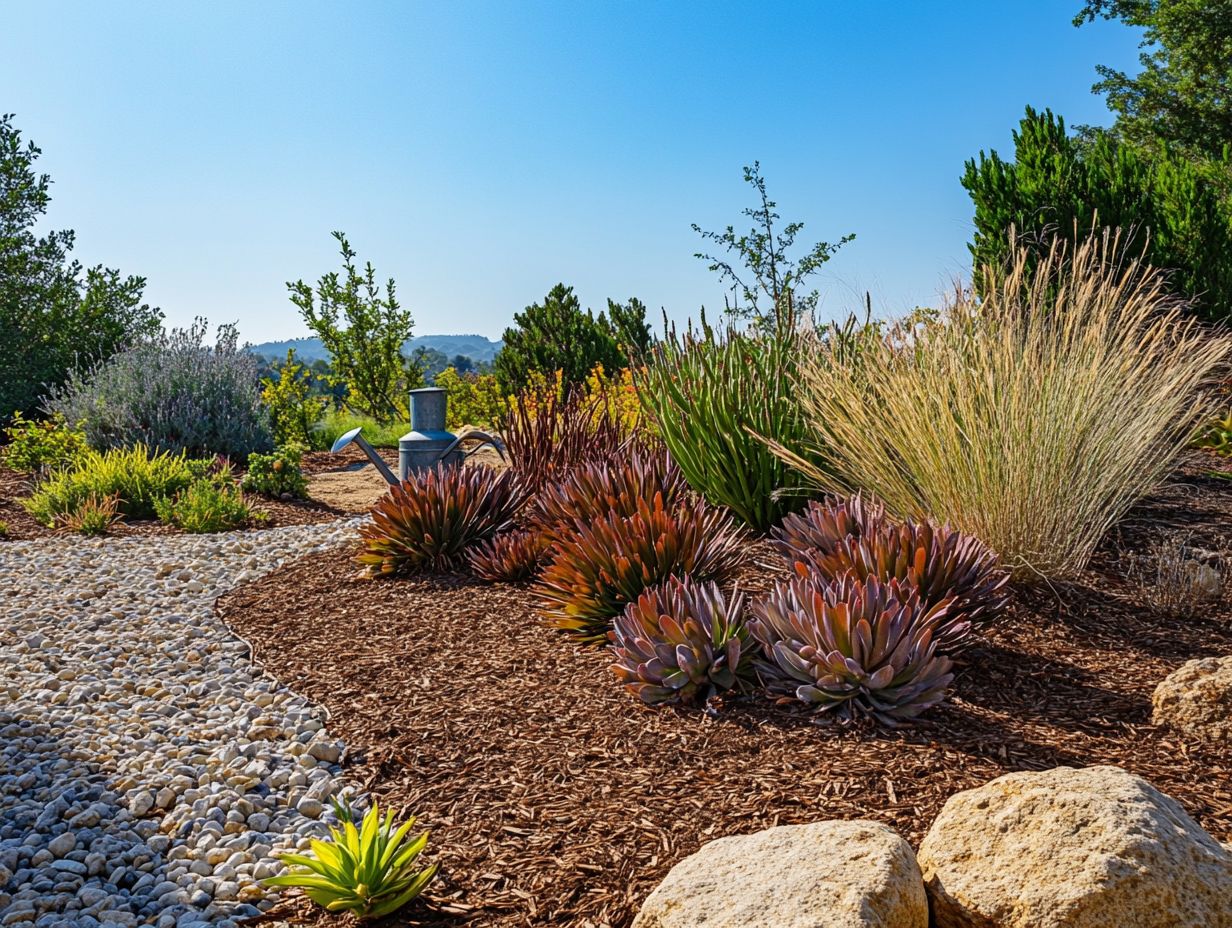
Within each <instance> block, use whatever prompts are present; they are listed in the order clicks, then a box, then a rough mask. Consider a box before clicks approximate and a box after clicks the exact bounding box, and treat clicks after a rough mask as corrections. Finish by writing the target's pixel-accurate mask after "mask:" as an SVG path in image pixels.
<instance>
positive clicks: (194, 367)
mask: <svg viewBox="0 0 1232 928" xmlns="http://www.w3.org/2000/svg"><path fill="white" fill-rule="evenodd" d="M205 335H206V321H205V320H204V319H197V320H196V321H195V322H194V323H193V324H192V326H191V327H190V328H187V329H172V330H171V331H170V332H167V331H163V332H162V333H161V334H160V335H159V336H158V337H157V338H155V339H152V340H150V341H148V342H143V343H141V344H138V345H135V346H133V347H131V348H128V349H126V350H124V351H121V352H120V353H119V354H116V355H114V356H112V357H111V358H110V359H108V360H106V361H104V362H103V363H102V364H99V365H97V366H95V367H94V368H92V369H90V370H88V371H84V372H79V373H76V374H74V375H72V376H71V377H70V378H69V380H68V382H67V383H66V384H65V385H64V386H63V387H61V388H59V389H57V390H55V391H54V392H53V393H52V394H51V396H50V397H49V398H48V400H47V402H46V408H47V410H48V411H49V412H61V413H63V414H64V416H65V418H66V419H67V420H68V421H69V422H80V423H81V424H82V428H83V429H84V430H85V433H86V439H87V440H88V441H89V443H90V444H91V445H92V446H93V447H95V448H99V449H105V448H119V447H126V446H130V445H133V444H135V443H137V442H142V443H144V444H146V445H148V446H149V447H151V448H158V449H161V450H167V451H172V452H178V451H186V452H188V454H190V455H193V456H201V455H212V454H226V455H235V456H238V457H245V456H247V455H248V454H250V453H251V452H253V451H268V450H269V449H270V448H271V447H273V437H272V433H271V431H270V423H269V414H268V412H267V411H266V409H265V407H264V405H263V404H262V402H261V387H260V382H259V377H258V368H257V363H258V362H257V358H256V357H255V356H254V355H252V354H251V353H249V352H247V351H244V350H241V349H240V348H239V347H238V333H237V332H236V328H235V326H234V325H221V326H219V327H218V337H217V339H216V341H215V344H214V345H213V346H210V345H207V344H205Z"/></svg>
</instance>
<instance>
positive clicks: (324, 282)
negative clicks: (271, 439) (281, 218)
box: [287, 232, 422, 423]
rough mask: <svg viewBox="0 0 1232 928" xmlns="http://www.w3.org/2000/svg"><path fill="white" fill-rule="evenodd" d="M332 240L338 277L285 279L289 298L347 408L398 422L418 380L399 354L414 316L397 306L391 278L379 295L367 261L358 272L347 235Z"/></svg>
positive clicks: (336, 275) (407, 336)
mask: <svg viewBox="0 0 1232 928" xmlns="http://www.w3.org/2000/svg"><path fill="white" fill-rule="evenodd" d="M334 238H335V239H337V240H338V245H339V248H340V250H341V254H342V271H343V273H342V276H341V277H340V276H339V275H338V273H336V272H331V273H328V274H325V275H323V276H322V277H321V279H320V281H318V283H317V287H316V290H315V291H314V290H313V288H312V287H310V286H309V285H308V284H306V283H304V281H302V280H299V281H296V282H295V283H288V284H287V289H288V290H290V292H291V302H292V303H294V304H295V305H296V306H297V307H299V311H300V314H301V315H302V316H303V317H304V322H305V323H307V325H308V328H310V329H311V330H312V332H313V334H314V335H316V336H317V337H318V338H320V339H321V342H322V344H324V346H325V348H326V350H327V351H328V352H329V353H330V356H331V358H332V359H333V368H332V372H331V373H330V374H329V375H328V376H329V379H330V382H331V383H334V384H345V385H346V387H347V394H346V399H345V401H344V402H345V403H346V405H347V407H348V408H349V409H351V411H353V412H356V413H359V414H360V415H363V416H368V417H370V418H372V419H375V420H376V421H377V422H381V423H389V422H394V421H397V420H398V419H400V418H401V417H402V416H403V415H405V410H406V408H407V393H408V392H409V391H410V390H411V389H412V388H414V387H418V386H420V385H421V381H422V377H421V376H420V372H419V370H418V369H417V368H415V367H413V366H412V365H409V364H408V363H407V360H406V358H405V357H404V356H403V354H402V346H403V343H404V342H406V340H407V339H409V338H410V337H411V332H412V331H413V329H414V326H415V322H414V319H413V318H412V316H411V312H410V310H405V309H403V308H402V307H401V306H400V305H399V303H398V300H397V297H396V296H395V292H394V291H395V285H394V281H393V278H392V277H391V278H390V279H389V280H388V281H387V282H386V284H385V293H384V295H382V293H381V286H380V284H378V283H377V280H376V269H375V268H373V266H372V264H371V262H369V263H368V264H367V265H366V266H365V267H364V270H363V271H362V272H361V271H360V270H359V268H358V267H357V265H356V263H355V252H354V251H353V250H352V249H351V246H350V244H349V243H348V242H347V239H346V236H345V235H343V234H342V233H341V232H335V233H334Z"/></svg>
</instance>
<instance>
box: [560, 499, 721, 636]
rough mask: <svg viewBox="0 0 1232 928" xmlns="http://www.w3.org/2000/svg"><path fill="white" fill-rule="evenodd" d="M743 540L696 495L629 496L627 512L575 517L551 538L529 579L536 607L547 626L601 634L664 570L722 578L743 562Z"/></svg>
mask: <svg viewBox="0 0 1232 928" xmlns="http://www.w3.org/2000/svg"><path fill="white" fill-rule="evenodd" d="M744 541H745V538H744V534H743V532H741V531H740V530H739V529H738V528H737V527H736V525H735V523H734V522H732V520H731V518H730V517H729V516H728V515H727V514H726V513H724V512H723V511H722V510H719V509H715V508H714V507H712V506H709V505H708V504H706V503H704V502H702V501H700V500H698V501H696V502H689V503H684V504H681V505H678V506H675V507H669V506H667V504H666V503H665V501H664V499H663V496H662V494H656V495H655V497H654V499H653V500H652V501H647V500H644V499H642V500H637V502H636V507H635V509H634V511H633V513H632V515H628V516H624V515H621V514H620V513H619V512H609V513H607V514H606V515H605V516H602V517H600V518H596V519H595V520H593V521H592V522H590V523H585V524H583V523H575V525H574V531H573V533H572V534H571V535H570V536H569V537H568V538H565V539H564V540H562V541H560V542H558V543H557V545H556V549H555V553H554V555H553V557H552V560H551V561H550V562H549V564H548V566H547V567H546V568H544V570H543V573H542V574H541V575H540V577H539V581H538V583H537V585H536V590H537V594H538V597H539V604H540V609H541V611H542V613H543V615H544V618H545V621H546V622H547V624H548V625H550V626H552V627H554V628H559V629H561V630H563V631H566V632H569V633H570V634H572V635H574V636H576V637H577V638H579V639H580V640H582V641H585V642H600V641H604V640H606V638H607V632H608V628H609V625H610V623H611V620H612V619H613V618H615V617H616V616H618V615H620V613H621V612H622V611H623V610H624V608H625V606H626V605H628V604H629V603H631V602H633V601H634V600H635V599H637V597H638V596H640V595H641V594H642V592H643V591H645V590H647V589H649V588H650V587H652V586H655V585H657V584H659V583H663V582H664V581H666V580H668V579H669V578H671V577H685V576H687V577H691V578H692V579H693V580H696V581H698V582H704V581H707V580H714V581H719V582H721V581H723V580H725V579H727V578H729V577H730V576H731V575H732V574H733V573H735V571H736V570H737V569H738V568H739V567H740V565H741V564H742V563H743V559H744V558H743V550H742V549H743V545H744Z"/></svg>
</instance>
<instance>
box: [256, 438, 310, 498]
mask: <svg viewBox="0 0 1232 928" xmlns="http://www.w3.org/2000/svg"><path fill="white" fill-rule="evenodd" d="M303 459H304V446H303V445H300V444H297V443H295V442H291V443H289V444H286V445H283V446H282V447H281V448H277V449H275V450H274V452H273V453H272V454H250V455H249V456H248V472H247V473H245V474H244V480H243V484H242V486H243V488H244V489H245V490H247V491H248V492H250V493H259V494H261V495H262V496H273V497H282V496H293V497H295V498H296V499H303V498H304V497H305V496H307V495H308V481H306V480H305V479H304V472H303V469H302V464H303Z"/></svg>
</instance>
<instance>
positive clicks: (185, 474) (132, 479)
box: [22, 445, 194, 526]
mask: <svg viewBox="0 0 1232 928" xmlns="http://www.w3.org/2000/svg"><path fill="white" fill-rule="evenodd" d="M193 479H194V472H193V468H192V466H190V463H189V461H188V460H187V459H186V458H185V457H184V456H183V455H182V454H172V453H170V452H167V451H157V452H151V451H150V450H149V449H148V448H147V447H146V446H145V445H136V446H135V447H132V448H120V449H113V450H110V451H94V450H86V451H85V452H83V453H82V454H80V455H78V456H77V457H76V458H75V459H74V462H73V464H72V465H70V466H69V467H68V468H66V469H64V470H60V471H57V472H55V473H53V474H52V475H51V476H50V477H48V478H47V479H46V480H44V481H42V482H41V483H39V484H38V486H37V487H36V488H35V491H34V492H33V493H32V494H31V495H30V497H29V498H28V499H26V500H23V503H22V504H23V505H24V506H25V507H26V509H27V511H28V512H29V513H30V514H31V515H32V516H34V518H35V519H37V520H38V521H40V522H42V523H43V524H44V525H49V526H55V525H56V524H57V523H58V522H60V521H61V520H62V519H63V517H64V516H66V515H70V514H72V513H74V512H76V511H77V510H78V509H79V508H80V507H81V506H82V505H83V504H85V503H86V501H88V500H102V499H108V498H111V497H115V498H116V499H118V501H119V502H118V512H119V514H120V515H123V516H124V517H126V518H130V519H149V518H153V517H154V516H155V515H156V512H155V503H156V501H157V500H159V499H161V498H162V497H165V496H174V495H175V494H176V493H178V492H179V491H180V490H183V489H184V488H185V487H187V486H188V485H189V484H190V483H192V482H193Z"/></svg>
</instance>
